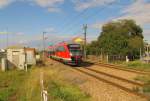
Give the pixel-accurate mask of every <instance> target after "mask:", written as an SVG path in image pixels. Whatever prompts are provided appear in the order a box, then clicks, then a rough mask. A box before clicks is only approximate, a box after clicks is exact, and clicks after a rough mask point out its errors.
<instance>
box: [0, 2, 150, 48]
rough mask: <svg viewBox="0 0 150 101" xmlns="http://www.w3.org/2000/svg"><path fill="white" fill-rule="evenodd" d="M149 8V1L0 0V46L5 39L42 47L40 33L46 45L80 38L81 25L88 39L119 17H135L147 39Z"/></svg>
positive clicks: (3, 46)
mask: <svg viewBox="0 0 150 101" xmlns="http://www.w3.org/2000/svg"><path fill="white" fill-rule="evenodd" d="M149 10H150V0H0V48H5V47H6V46H7V39H8V45H9V46H10V45H17V44H22V45H25V46H30V47H37V48H41V47H42V33H43V32H46V34H45V37H46V44H47V45H50V44H54V43H57V42H61V41H67V40H70V39H72V38H74V37H83V32H84V31H83V25H84V24H87V25H88V29H87V40H88V42H90V41H92V40H96V39H97V37H98V36H99V35H100V32H101V27H102V26H103V24H105V23H108V22H110V21H116V20H119V19H133V20H135V21H136V23H137V24H138V25H140V26H141V27H142V28H143V35H144V40H146V41H147V42H150V11H149ZM6 33H8V34H6ZM7 35H8V36H7Z"/></svg>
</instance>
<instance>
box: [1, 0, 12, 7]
mask: <svg viewBox="0 0 150 101" xmlns="http://www.w3.org/2000/svg"><path fill="white" fill-rule="evenodd" d="M14 1H15V0H0V8H4V7H6V6H8V5H9V4H11V3H12V2H14Z"/></svg>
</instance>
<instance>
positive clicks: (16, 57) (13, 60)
mask: <svg viewBox="0 0 150 101" xmlns="http://www.w3.org/2000/svg"><path fill="white" fill-rule="evenodd" d="M7 60H8V68H16V67H17V68H19V69H21V70H23V69H25V66H27V65H35V64H36V58H35V49H34V48H25V47H22V46H11V47H8V48H7Z"/></svg>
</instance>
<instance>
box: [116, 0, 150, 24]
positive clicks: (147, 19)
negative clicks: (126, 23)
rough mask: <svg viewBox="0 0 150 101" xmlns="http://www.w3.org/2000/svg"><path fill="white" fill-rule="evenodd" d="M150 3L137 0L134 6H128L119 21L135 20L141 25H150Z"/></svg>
mask: <svg viewBox="0 0 150 101" xmlns="http://www.w3.org/2000/svg"><path fill="white" fill-rule="evenodd" d="M149 10H150V3H148V2H144V0H136V2H134V3H133V4H131V5H129V6H127V7H126V8H124V9H123V11H122V12H121V13H122V14H123V16H121V17H119V18H117V19H133V20H135V21H136V22H137V23H138V24H140V25H145V24H149V23H150V11H149Z"/></svg>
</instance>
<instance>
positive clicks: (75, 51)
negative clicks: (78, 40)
mask: <svg viewBox="0 0 150 101" xmlns="http://www.w3.org/2000/svg"><path fill="white" fill-rule="evenodd" d="M68 48H69V51H70V52H71V54H72V55H73V56H74V55H76V56H79V55H82V52H81V46H80V45H79V44H70V45H68Z"/></svg>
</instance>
